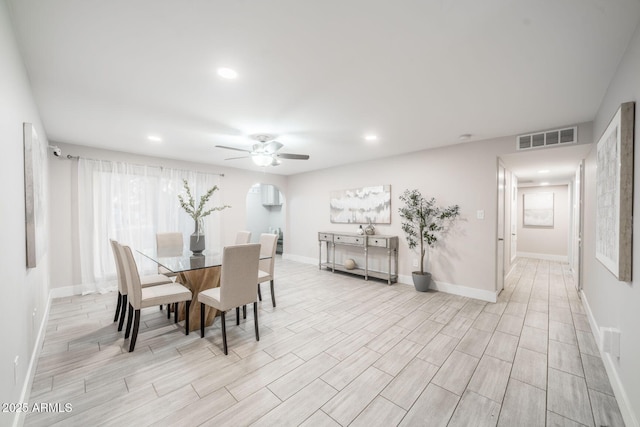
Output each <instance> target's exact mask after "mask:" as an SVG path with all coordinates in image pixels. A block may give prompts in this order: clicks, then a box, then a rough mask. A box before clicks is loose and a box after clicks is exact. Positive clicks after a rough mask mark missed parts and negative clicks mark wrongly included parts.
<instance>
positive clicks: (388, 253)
mask: <svg viewBox="0 0 640 427" xmlns="http://www.w3.org/2000/svg"><path fill="white" fill-rule="evenodd" d="M387 261H388V262H389V266H388V270H387V271H388V272H389V278H388V279H387V285H391V249H387Z"/></svg>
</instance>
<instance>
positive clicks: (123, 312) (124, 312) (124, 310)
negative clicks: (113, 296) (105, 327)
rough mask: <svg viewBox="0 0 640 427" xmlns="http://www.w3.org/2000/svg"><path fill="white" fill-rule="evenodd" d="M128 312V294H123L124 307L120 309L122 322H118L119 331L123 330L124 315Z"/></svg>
mask: <svg viewBox="0 0 640 427" xmlns="http://www.w3.org/2000/svg"><path fill="white" fill-rule="evenodd" d="M129 310H131V309H129ZM126 314H127V296H126V295H122V308H121V309H120V322H119V323H118V332H120V331H121V330H122V326H123V325H124V316H125V315H126Z"/></svg>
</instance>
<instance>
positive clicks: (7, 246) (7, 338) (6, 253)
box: [0, 1, 51, 425]
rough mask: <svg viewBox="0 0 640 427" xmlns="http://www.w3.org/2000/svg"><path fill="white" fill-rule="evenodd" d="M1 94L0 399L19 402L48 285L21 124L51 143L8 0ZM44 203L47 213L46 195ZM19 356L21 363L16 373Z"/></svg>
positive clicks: (2, 6) (0, 30)
mask: <svg viewBox="0 0 640 427" xmlns="http://www.w3.org/2000/svg"><path fill="white" fill-rule="evenodd" d="M0 94H1V95H0V141H2V167H0V182H2V183H3V188H2V202H0V236H2V238H1V239H0V242H1V243H0V271H1V272H2V280H0V293H1V295H2V298H0V313H2V320H3V326H2V328H1V330H2V333H1V336H0V342H1V343H2V344H1V345H2V350H1V351H0V402H3V403H11V402H14V403H17V402H20V401H21V394H22V392H23V389H25V387H26V388H28V387H29V384H28V382H27V379H28V367H29V361H30V359H31V357H32V354H33V352H34V350H35V344H36V340H37V335H38V333H39V329H40V325H41V324H42V322H43V319H44V315H45V311H46V308H47V295H48V288H49V256H48V255H45V256H44V257H43V258H41V259H39V260H38V266H37V267H36V268H33V269H27V268H26V257H25V253H26V250H25V198H24V167H23V165H24V156H23V135H22V123H23V122H31V123H33V124H34V125H35V127H36V132H37V133H38V136H39V139H40V140H41V141H43V143H44V144H47V139H46V135H45V133H44V130H43V129H42V126H41V124H40V118H39V115H38V110H37V108H36V106H35V103H34V101H33V95H32V92H31V87H30V84H29V80H28V77H27V73H26V71H25V68H24V65H23V63H22V59H21V57H20V54H19V51H18V47H17V44H16V41H15V39H14V36H13V32H12V26H11V22H10V17H9V11H8V6H7V3H6V2H5V1H0ZM43 172H46V171H43ZM44 208H45V211H46V213H47V214H48V213H49V211H48V201H47V200H45V206H44ZM48 253H49V254H50V253H51V252H50V251H48ZM34 310H36V312H35V316H34V315H33V313H34ZM16 357H18V367H17V373H16V376H15V378H14V360H15V358H16ZM16 380H17V381H16ZM13 417H14V414H10V413H2V414H1V415H0V425H9V424H11V422H12V421H13Z"/></svg>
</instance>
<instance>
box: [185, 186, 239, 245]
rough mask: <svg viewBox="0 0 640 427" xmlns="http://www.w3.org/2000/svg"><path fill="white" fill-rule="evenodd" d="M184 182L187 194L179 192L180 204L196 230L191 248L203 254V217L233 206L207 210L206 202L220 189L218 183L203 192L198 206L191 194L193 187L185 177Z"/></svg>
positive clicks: (192, 237)
mask: <svg viewBox="0 0 640 427" xmlns="http://www.w3.org/2000/svg"><path fill="white" fill-rule="evenodd" d="M182 183H183V184H184V190H185V192H186V193H187V194H186V198H185V197H184V196H183V195H182V194H178V200H179V201H180V206H182V209H184V210H185V211H186V212H187V214H189V216H190V217H191V218H193V221H194V222H195V231H194V233H193V234H192V235H191V241H190V249H191V252H193V253H194V254H201V253H202V252H203V251H204V248H205V245H204V243H205V242H204V234H201V230H202V229H203V228H204V227H203V225H204V224H203V218H204V217H206V216H208V215H210V214H211V213H213V212H215V211H221V210H223V209H226V208H230V207H231V206H229V205H223V206H217V207H213V208H210V209H206V210H205V207H206V204H207V202H208V201H209V199H210V198H211V196H212V195H213V193H215V192H216V191H217V190H219V188H218V186H217V185H214V186H213V187H211V188H210V189H209V190H208V191H207V192H206V193H205V194H203V195H202V196H201V197H200V201H199V202H198V205H197V206H196V202H195V199H194V197H193V195H192V194H191V189H190V188H189V183H188V182H187V180H186V179H183V180H182Z"/></svg>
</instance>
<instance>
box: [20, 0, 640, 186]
mask: <svg viewBox="0 0 640 427" xmlns="http://www.w3.org/2000/svg"><path fill="white" fill-rule="evenodd" d="M9 5H10V7H11V9H12V15H13V20H14V25H15V27H16V31H17V35H18V39H19V43H20V45H21V48H22V50H23V55H24V59H25V62H26V66H27V69H28V73H29V76H30V78H31V81H32V85H33V90H34V95H35V98H36V102H37V104H38V107H39V109H40V113H41V117H42V120H43V123H44V127H45V130H46V133H47V135H48V137H49V139H50V140H51V141H54V142H65V143H72V144H80V145H88V146H96V147H102V148H107V149H113V150H120V151H126V152H133V153H140V154H151V155H156V156H160V157H168V158H176V159H183V160H191V161H196V162H204V163H211V164H224V165H226V166H232V167H238V168H246V169H258V168H257V167H256V166H253V164H252V163H251V162H250V160H249V159H242V160H229V161H226V162H225V160H224V159H225V158H226V157H234V156H236V155H237V152H233V151H225V150H222V149H218V148H214V145H216V144H221V145H231V146H235V147H239V148H249V147H250V146H251V144H252V143H253V141H251V140H250V139H249V138H248V136H249V135H251V134H255V133H273V134H277V135H279V138H278V141H280V142H282V143H283V144H285V147H284V148H283V149H282V151H283V152H290V153H302V154H309V155H310V156H311V159H310V160H308V161H302V160H284V161H283V164H282V165H280V166H278V167H277V168H274V169H270V170H269V172H274V173H280V174H286V175H289V174H295V173H299V172H304V171H308V170H314V169H320V168H326V167H330V166H334V165H339V164H345V163H350V162H355V161H361V160H367V159H373V158H380V157H384V156H389V155H394V154H400V153H406V152H412V151H417V150H422V149H425V148H430V147H436V146H443V145H450V144H456V143H458V142H459V136H460V135H461V134H467V133H468V134H472V138H471V140H472V141H473V140H481V139H486V138H491V137H497V136H504V135H512V134H518V133H525V132H530V131H537V130H543V129H550V128H556V127H560V126H566V125H573V124H576V123H582V122H588V121H591V120H592V119H593V118H594V116H595V114H596V112H597V109H598V106H599V105H600V102H601V100H602V97H603V95H604V94H605V91H606V89H607V86H608V84H609V82H610V81H611V78H612V76H613V74H614V72H615V69H616V67H617V64H618V63H619V61H620V58H621V56H622V54H623V52H624V50H625V48H626V46H627V44H628V42H629V39H630V36H631V34H632V32H633V30H634V29H635V27H636V25H637V23H638V18H639V17H640V2H639V1H638V0H537V1H531V0H482V1H478V0H407V1H403V2H397V1H391V0H385V1H383V0H349V1H339V0H322V1H300V0H272V1H257V0H253V1H250V0H233V1H222V0H189V1H184V0H135V1H131V0H109V1H97V0H92V1H87V0H47V1H43V0H9ZM221 66H226V67H232V68H234V69H235V70H237V71H238V73H239V74H240V77H239V78H238V79H237V80H235V81H227V80H223V79H220V78H219V77H218V76H217V75H216V69H217V68H218V67H221ZM367 132H375V133H376V134H378V135H379V140H378V141H377V142H375V143H370V142H366V141H364V140H363V138H362V137H363V135H364V134H365V133H367ZM151 134H153V135H159V136H161V137H162V139H163V141H162V142H161V143H157V142H156V143H154V142H151V141H149V140H148V139H147V136H148V135H151Z"/></svg>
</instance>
